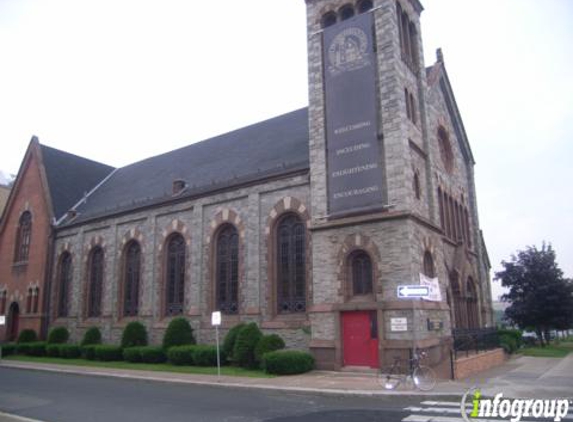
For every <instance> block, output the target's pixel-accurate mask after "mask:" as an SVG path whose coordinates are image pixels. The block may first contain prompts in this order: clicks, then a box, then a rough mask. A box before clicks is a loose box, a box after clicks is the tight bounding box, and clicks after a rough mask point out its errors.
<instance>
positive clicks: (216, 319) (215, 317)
mask: <svg viewBox="0 0 573 422" xmlns="http://www.w3.org/2000/svg"><path fill="white" fill-rule="evenodd" d="M211 325H214V326H218V325H221V312H220V311H217V312H213V313H212V314H211Z"/></svg>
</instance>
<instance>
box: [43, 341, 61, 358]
mask: <svg viewBox="0 0 573 422" xmlns="http://www.w3.org/2000/svg"><path fill="white" fill-rule="evenodd" d="M46 355H47V356H49V357H51V358H59V357H60V345H59V344H48V345H47V346H46Z"/></svg>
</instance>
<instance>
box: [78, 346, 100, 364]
mask: <svg viewBox="0 0 573 422" xmlns="http://www.w3.org/2000/svg"><path fill="white" fill-rule="evenodd" d="M97 346H98V345H97V344H88V345H87V346H81V351H82V358H84V359H87V360H95V359H96V354H95V348H96V347H97Z"/></svg>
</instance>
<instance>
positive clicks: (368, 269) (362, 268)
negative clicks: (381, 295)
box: [349, 250, 372, 296]
mask: <svg viewBox="0 0 573 422" xmlns="http://www.w3.org/2000/svg"><path fill="white" fill-rule="evenodd" d="M349 260H350V271H351V277H352V294H353V296H356V295H366V294H370V293H372V260H371V259H370V255H368V254H367V253H366V252H364V251H362V250H360V251H356V252H353V253H352V254H351V255H350V258H349Z"/></svg>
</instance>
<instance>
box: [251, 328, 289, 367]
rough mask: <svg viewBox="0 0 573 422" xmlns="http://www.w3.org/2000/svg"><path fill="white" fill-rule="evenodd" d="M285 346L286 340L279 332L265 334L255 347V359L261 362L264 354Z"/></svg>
mask: <svg viewBox="0 0 573 422" xmlns="http://www.w3.org/2000/svg"><path fill="white" fill-rule="evenodd" d="M284 348H285V342H284V340H283V339H282V338H281V337H280V336H279V335H278V334H269V335H264V336H262V337H261V339H260V340H259V342H258V343H257V346H256V347H255V360H256V361H257V363H259V364H260V363H261V362H262V361H263V355H264V354H265V353H269V352H274V351H276V350H281V349H284Z"/></svg>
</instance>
